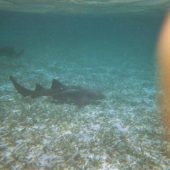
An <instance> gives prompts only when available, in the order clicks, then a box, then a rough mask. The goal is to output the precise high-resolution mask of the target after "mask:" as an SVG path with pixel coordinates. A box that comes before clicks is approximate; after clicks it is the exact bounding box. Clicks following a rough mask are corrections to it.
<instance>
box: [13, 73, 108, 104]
mask: <svg viewBox="0 0 170 170" xmlns="http://www.w3.org/2000/svg"><path fill="white" fill-rule="evenodd" d="M10 80H11V81H12V83H13V85H14V87H15V88H16V90H17V91H18V93H20V94H21V95H22V96H24V97H26V96H30V97H32V98H37V97H41V96H50V97H52V98H53V99H54V100H55V101H56V102H57V103H65V104H75V105H77V106H85V105H88V104H96V103H98V102H99V101H100V100H102V99H104V98H105V96H104V95H103V94H102V93H99V92H94V91H92V90H90V89H86V88H83V87H80V86H65V85H63V84H62V83H61V82H60V81H58V80H56V79H53V81H52V85H51V87H50V88H49V89H47V88H44V87H42V86H41V85H40V84H36V88H35V90H30V89H27V88H25V87H23V86H22V85H20V84H19V83H18V82H17V81H16V79H15V78H14V77H13V76H10Z"/></svg>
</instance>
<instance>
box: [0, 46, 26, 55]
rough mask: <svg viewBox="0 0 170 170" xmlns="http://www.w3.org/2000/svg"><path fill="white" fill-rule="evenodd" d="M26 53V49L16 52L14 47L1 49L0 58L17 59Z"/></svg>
mask: <svg viewBox="0 0 170 170" xmlns="http://www.w3.org/2000/svg"><path fill="white" fill-rule="evenodd" d="M23 53H24V49H22V50H18V51H16V50H15V49H14V48H13V47H1V48H0V56H5V57H10V58H17V57H20V56H21V55H22V54H23Z"/></svg>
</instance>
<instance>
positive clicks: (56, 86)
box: [51, 79, 64, 90]
mask: <svg viewBox="0 0 170 170" xmlns="http://www.w3.org/2000/svg"><path fill="white" fill-rule="evenodd" d="M63 88H64V85H63V84H61V83H60V82H59V81H58V80H56V79H53V81H52V85H51V89H56V90H57V89H60V90H62V89H63Z"/></svg>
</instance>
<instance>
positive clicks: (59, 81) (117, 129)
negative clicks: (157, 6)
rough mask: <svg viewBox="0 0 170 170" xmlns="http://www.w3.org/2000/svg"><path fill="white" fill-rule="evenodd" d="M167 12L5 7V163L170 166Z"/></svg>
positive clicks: (130, 168)
mask: <svg viewBox="0 0 170 170" xmlns="http://www.w3.org/2000/svg"><path fill="white" fill-rule="evenodd" d="M89 2H90V1H89ZM164 14H165V12H162V13H157V14H155V15H151V14H148V15H146V14H145V15H135V14H133V13H131V14H129V15H127V14H121V15H119V14H109V15H91V14H90V15H84V14H80V15H78V14H69V15H68V14H65V15H62V14H58V13H57V14H52V13H43V14H40V13H31V12H30V13H27V12H14V11H5V10H4V11H3V10H1V12H0V169H2V170H4V169H10V170H23V169H30V170H32V169H35V170H38V169H41V170H42V169H43V170H47V169H82V170H85V169H93V170H95V169H101V170H110V169H111V170H169V169H170V143H168V142H167V141H166V140H164V137H163V136H164V128H163V125H162V123H161V115H160V111H159V105H158V98H157V94H158V93H159V89H158V87H157V83H158V79H159V77H158V74H157V62H156V43H157V37H158V34H159V31H160V27H161V24H162V21H163V17H164Z"/></svg>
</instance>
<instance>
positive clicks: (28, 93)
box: [10, 76, 33, 97]
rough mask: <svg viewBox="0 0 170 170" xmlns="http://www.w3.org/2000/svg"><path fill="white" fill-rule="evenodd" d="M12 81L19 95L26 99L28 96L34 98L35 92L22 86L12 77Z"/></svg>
mask: <svg viewBox="0 0 170 170" xmlns="http://www.w3.org/2000/svg"><path fill="white" fill-rule="evenodd" d="M10 80H11V81H12V83H13V85H14V87H15V89H16V90H17V91H18V93H20V94H21V95H22V96H24V97H26V96H32V95H33V91H32V90H29V89H27V88H25V87H23V86H21V85H20V84H19V83H18V82H17V81H16V79H15V78H14V77H13V76H10Z"/></svg>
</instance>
